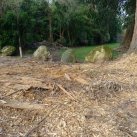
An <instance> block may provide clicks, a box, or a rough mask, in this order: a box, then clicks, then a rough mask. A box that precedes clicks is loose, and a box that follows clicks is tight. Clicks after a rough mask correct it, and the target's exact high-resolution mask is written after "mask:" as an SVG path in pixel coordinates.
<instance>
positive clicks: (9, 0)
mask: <svg viewBox="0 0 137 137" xmlns="http://www.w3.org/2000/svg"><path fill="white" fill-rule="evenodd" d="M0 2H1V3H0V5H1V6H0V46H5V45H14V46H22V47H27V45H29V44H32V43H34V42H38V41H42V40H48V41H50V42H53V41H54V42H55V41H56V42H59V43H61V44H63V45H65V46H74V45H76V46H78V45H88V44H102V43H108V42H115V41H116V36H117V33H118V32H120V31H121V26H122V19H123V18H124V21H126V25H125V27H128V26H130V25H129V24H131V23H130V22H134V21H133V20H134V9H135V8H133V7H135V6H134V2H135V0H125V1H124V0H115V1H114V0H53V1H52V2H51V1H47V0H1V1H0ZM121 9H124V10H126V11H127V12H126V15H123V13H122V12H121ZM127 15H128V16H127ZM122 17H123V18H122ZM121 18H122V19H121ZM124 24H125V23H124ZM133 24H134V23H133Z"/></svg>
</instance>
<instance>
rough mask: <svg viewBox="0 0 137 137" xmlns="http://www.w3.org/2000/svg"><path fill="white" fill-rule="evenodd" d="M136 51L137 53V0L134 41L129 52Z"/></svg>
mask: <svg viewBox="0 0 137 137" xmlns="http://www.w3.org/2000/svg"><path fill="white" fill-rule="evenodd" d="M132 52H136V53H137V0H136V12H135V25H134V32H133V37H132V41H131V44H130V48H129V50H128V53H132Z"/></svg>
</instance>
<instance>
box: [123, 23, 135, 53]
mask: <svg viewBox="0 0 137 137" xmlns="http://www.w3.org/2000/svg"><path fill="white" fill-rule="evenodd" d="M134 24H135V23H131V24H130V25H129V26H128V27H127V30H126V33H125V36H124V39H123V41H122V43H121V47H120V50H122V51H127V50H128V49H129V47H130V44H131V40H132V36H133V31H134Z"/></svg>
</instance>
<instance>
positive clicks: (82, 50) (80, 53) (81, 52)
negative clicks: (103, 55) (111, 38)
mask: <svg viewBox="0 0 137 137" xmlns="http://www.w3.org/2000/svg"><path fill="white" fill-rule="evenodd" d="M106 45H107V46H109V47H111V48H112V49H115V48H118V47H119V43H111V44H106ZM95 47H97V46H86V47H76V48H72V49H74V50H75V54H76V58H77V60H79V61H84V59H85V56H86V55H87V54H88V53H89V52H90V51H91V50H92V49H94V48H95ZM64 51H65V50H61V51H60V55H61V54H62V53H63V52H64ZM117 56H118V52H116V51H113V59H115V58H117Z"/></svg>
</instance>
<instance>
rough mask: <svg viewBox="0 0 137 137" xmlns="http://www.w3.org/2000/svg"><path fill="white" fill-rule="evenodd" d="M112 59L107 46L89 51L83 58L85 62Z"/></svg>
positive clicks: (110, 51) (110, 50)
mask: <svg viewBox="0 0 137 137" xmlns="http://www.w3.org/2000/svg"><path fill="white" fill-rule="evenodd" d="M111 59H112V49H111V48H109V47H108V46H99V47H96V48H94V49H93V50H91V51H90V53H89V54H88V55H87V56H86V57H85V62H90V63H94V62H99V63H101V62H104V61H108V60H111Z"/></svg>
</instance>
